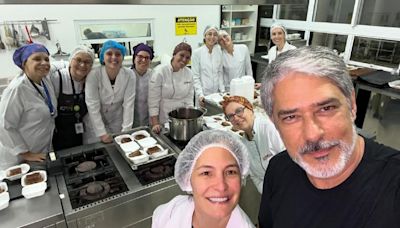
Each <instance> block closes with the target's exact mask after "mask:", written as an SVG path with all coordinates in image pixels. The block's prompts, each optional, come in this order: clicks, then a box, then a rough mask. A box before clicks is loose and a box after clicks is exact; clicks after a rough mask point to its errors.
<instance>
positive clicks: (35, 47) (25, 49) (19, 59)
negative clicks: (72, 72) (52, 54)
mask: <svg viewBox="0 0 400 228" xmlns="http://www.w3.org/2000/svg"><path fill="white" fill-rule="evenodd" d="M37 52H44V53H46V54H47V55H49V51H48V50H47V48H46V47H45V46H43V45H42V44H36V43H32V44H27V45H24V46H22V47H20V48H18V49H17V50H15V52H14V55H13V60H14V63H15V65H17V66H18V67H19V68H21V69H23V66H22V65H23V64H24V62H25V61H26V60H27V59H28V58H29V56H31V55H32V54H34V53H37Z"/></svg>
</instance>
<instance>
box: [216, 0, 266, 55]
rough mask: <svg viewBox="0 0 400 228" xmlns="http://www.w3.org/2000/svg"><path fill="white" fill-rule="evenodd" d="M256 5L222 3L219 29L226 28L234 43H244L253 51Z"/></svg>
mask: <svg viewBox="0 0 400 228" xmlns="http://www.w3.org/2000/svg"><path fill="white" fill-rule="evenodd" d="M257 11H258V5H222V6H221V29H224V30H226V31H227V32H228V33H229V34H230V35H231V37H232V40H233V42H234V43H243V44H246V45H247V47H248V48H249V51H250V53H251V54H253V53H254V47H255V41H256V31H257Z"/></svg>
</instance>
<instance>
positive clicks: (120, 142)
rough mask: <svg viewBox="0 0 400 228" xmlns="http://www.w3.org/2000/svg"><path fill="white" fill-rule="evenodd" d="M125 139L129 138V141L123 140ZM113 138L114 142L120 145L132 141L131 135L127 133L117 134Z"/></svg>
mask: <svg viewBox="0 0 400 228" xmlns="http://www.w3.org/2000/svg"><path fill="white" fill-rule="evenodd" d="M126 139H130V140H131V141H129V142H124V140H126ZM114 140H115V142H117V143H118V144H120V145H121V144H126V143H130V142H134V138H133V137H132V135H129V134H123V135H118V136H117V137H115V138H114Z"/></svg>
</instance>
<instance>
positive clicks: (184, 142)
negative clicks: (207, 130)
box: [164, 133, 189, 151]
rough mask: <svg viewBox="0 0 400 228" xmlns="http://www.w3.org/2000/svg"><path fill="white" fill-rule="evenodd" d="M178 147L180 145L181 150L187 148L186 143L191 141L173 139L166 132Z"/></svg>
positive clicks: (168, 136) (167, 134) (167, 135)
mask: <svg viewBox="0 0 400 228" xmlns="http://www.w3.org/2000/svg"><path fill="white" fill-rule="evenodd" d="M164 135H165V136H166V137H167V138H168V139H169V140H170V141H171V142H172V143H173V144H174V145H175V146H176V147H178V148H179V149H180V150H181V151H182V150H183V149H185V147H186V145H187V144H188V143H189V141H180V140H175V139H173V138H172V137H171V136H170V135H169V133H165V134H164Z"/></svg>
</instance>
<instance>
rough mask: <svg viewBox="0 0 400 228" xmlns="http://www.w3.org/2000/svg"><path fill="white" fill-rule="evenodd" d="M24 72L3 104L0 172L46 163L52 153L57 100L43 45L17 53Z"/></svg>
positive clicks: (0, 104)
mask: <svg viewBox="0 0 400 228" xmlns="http://www.w3.org/2000/svg"><path fill="white" fill-rule="evenodd" d="M13 60H14V63H15V65H17V66H18V67H19V68H20V69H22V72H21V74H20V75H19V76H17V77H16V78H14V79H13V80H12V81H11V83H10V84H9V85H8V86H7V88H6V89H5V90H4V92H3V95H2V98H1V101H0V113H1V115H0V135H1V137H0V142H1V143H0V144H1V145H2V148H1V150H0V168H6V167H7V166H10V165H15V164H17V163H18V162H22V161H36V162H42V161H44V160H45V159H46V153H48V152H49V151H50V150H51V139H52V136H53V130H54V118H55V117H56V114H57V98H56V96H55V94H54V89H53V85H52V84H51V81H50V79H49V77H47V75H48V74H49V72H50V61H49V52H48V50H47V49H46V47H44V46H43V45H41V44H36V43H32V44H28V45H25V46H22V47H20V48H18V49H17V50H15V52H14V55H13Z"/></svg>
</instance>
